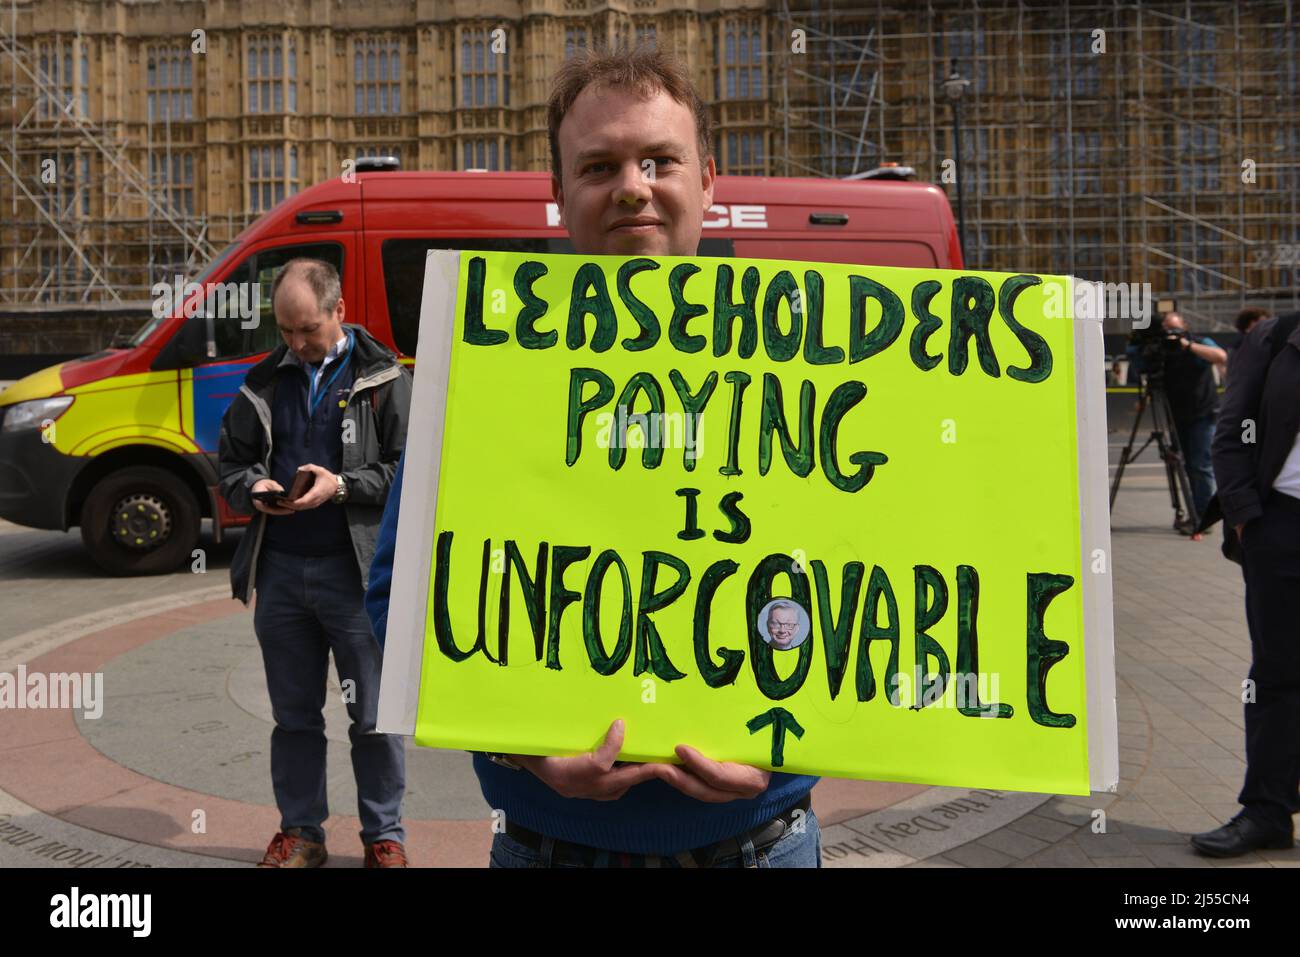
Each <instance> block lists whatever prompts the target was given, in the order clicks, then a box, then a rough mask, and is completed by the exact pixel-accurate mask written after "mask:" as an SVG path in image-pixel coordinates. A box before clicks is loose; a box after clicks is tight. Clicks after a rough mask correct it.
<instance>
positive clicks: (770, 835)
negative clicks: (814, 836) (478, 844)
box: [506, 793, 812, 867]
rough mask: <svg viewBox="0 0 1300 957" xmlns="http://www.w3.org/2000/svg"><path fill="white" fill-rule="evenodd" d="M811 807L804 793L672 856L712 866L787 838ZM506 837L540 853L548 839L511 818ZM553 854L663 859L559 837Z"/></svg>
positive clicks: (642, 861) (618, 863)
mask: <svg viewBox="0 0 1300 957" xmlns="http://www.w3.org/2000/svg"><path fill="white" fill-rule="evenodd" d="M811 809H812V795H811V793H809V794H805V795H804V796H803V797H802V798H800V799H799V800H798V801H797V802H795V803H794V804H792V805H791V806H790V807H788V808H787V809H786V810H784V811H782V812H781V813H780V814H778V815H777V816H776V817H774V818H772V819H771V820H770V821H767V822H766V823H765V824H760V825H758V827H755V828H752V829H750V830H748V831H745V832H744V833H742V834H738V835H736V836H735V837H728V838H724V839H723V840H721V841H716V842H714V843H713V844H706V845H704V846H703V847H696V848H692V849H691V850H689V851H683V852H682V853H680V854H674V855H672V856H671V859H673V860H676V861H677V862H678V863H679V864H683V865H684V866H687V867H709V866H711V865H712V864H713V863H714V862H715V861H718V860H722V859H723V858H726V857H730V856H732V855H736V854H740V853H741V852H742V849H743V845H744V843H745V842H746V841H749V842H750V843H751V844H752V845H753V847H754V850H755V851H762V850H765V849H767V848H769V847H771V846H772V845H773V844H775V843H776V842H777V841H779V840H781V838H783V837H785V835H786V833H787V832H788V831H789V830H790V828H791V827H793V826H794V824H795V822H796V821H797V820H800V819H801V818H803V817H804V816H805V815H807V813H808V812H809V811H810V810H811ZM506 836H508V837H510V838H511V839H513V840H515V841H518V842H519V843H520V844H522V845H523V846H524V847H526V848H528V849H529V850H532V851H536V852H539V853H540V852H541V850H542V845H543V842H544V841H545V840H546V837H545V835H542V834H539V833H537V832H536V831H533V830H529V829H528V828H526V827H523V826H522V825H519V824H516V823H514V822H513V821H510V820H508V819H507V821H506ZM552 854H553V861H559V860H561V859H563V860H564V861H565V862H572V863H576V864H580V865H581V866H583V867H594V866H595V864H596V862H597V861H598V860H599V859H600V858H601V857H605V858H607V859H608V861H609V863H610V865H611V866H614V867H646V866H652V867H657V866H658V862H659V861H661V860H663V859H664V858H663V857H662V856H658V855H654V854H624V853H622V852H621V851H605V850H601V849H600V848H598V847H589V846H588V845H586V844H574V843H573V842H571V841H561V840H558V839H554V840H553V852H552ZM647 861H653V862H654V863H653V864H647Z"/></svg>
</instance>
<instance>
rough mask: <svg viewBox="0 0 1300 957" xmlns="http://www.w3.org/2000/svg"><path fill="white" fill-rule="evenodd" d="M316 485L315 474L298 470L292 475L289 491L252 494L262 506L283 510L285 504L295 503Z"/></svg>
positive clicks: (270, 490) (269, 490)
mask: <svg viewBox="0 0 1300 957" xmlns="http://www.w3.org/2000/svg"><path fill="white" fill-rule="evenodd" d="M315 484H316V473H315V472H308V471H305V470H303V469H299V470H298V471H297V472H295V473H294V476H293V485H292V486H290V488H289V491H287V492H285V491H282V490H277V489H264V490H263V491H261V492H253V493H252V495H253V498H255V499H257V500H258V501H259V502H261V503H262V504H263V505H270V506H272V507H275V508H283V507H284V503H285V502H296V501H297V500H298V499H300V498H302V497H303V496H304V495H306V494H307V490H308V489H310V488H311V487H312V486H313V485H315Z"/></svg>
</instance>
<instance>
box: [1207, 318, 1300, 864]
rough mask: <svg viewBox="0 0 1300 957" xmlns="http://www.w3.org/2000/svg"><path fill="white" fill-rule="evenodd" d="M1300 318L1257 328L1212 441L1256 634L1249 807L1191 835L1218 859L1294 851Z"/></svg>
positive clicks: (1229, 538)
mask: <svg viewBox="0 0 1300 957" xmlns="http://www.w3.org/2000/svg"><path fill="white" fill-rule="evenodd" d="M1298 432H1300V314H1298V315H1292V316H1283V317H1281V318H1278V319H1268V320H1265V321H1263V322H1260V323H1259V324H1258V325H1257V326H1255V328H1253V329H1252V330H1251V331H1250V333H1249V334H1248V335H1247V336H1246V338H1245V339H1244V340H1243V341H1242V344H1241V347H1240V349H1239V350H1238V351H1237V353H1236V355H1235V356H1234V357H1233V370H1232V378H1231V379H1229V381H1228V391H1227V394H1226V395H1225V396H1224V399H1223V414H1222V415H1221V416H1220V418H1219V422H1218V427H1217V429H1216V430H1215V434H1214V472H1215V477H1216V478H1217V479H1218V483H1219V494H1218V504H1219V506H1220V507H1221V508H1222V512H1223V516H1224V524H1225V526H1227V527H1226V528H1225V532H1224V537H1225V540H1226V542H1225V547H1226V550H1228V549H1230V547H1231V546H1232V545H1234V544H1235V542H1234V537H1235V539H1236V540H1237V541H1239V542H1240V545H1241V548H1240V552H1241V558H1242V571H1243V574H1244V576H1245V579H1246V624H1247V626H1248V627H1249V628H1250V646H1251V666H1250V679H1249V681H1247V682H1246V684H1245V687H1244V694H1243V695H1242V697H1243V700H1244V701H1245V705H1246V708H1245V714H1246V780H1245V783H1244V785H1243V786H1242V789H1241V794H1240V795H1238V797H1237V800H1238V801H1239V802H1240V803H1241V805H1242V808H1243V810H1242V811H1241V813H1239V814H1238V815H1237V816H1236V817H1234V818H1233V819H1232V820H1231V821H1229V822H1228V823H1227V824H1226V825H1225V826H1223V827H1221V828H1218V829H1217V830H1214V831H1209V832H1207V833H1204V834H1197V835H1195V836H1193V837H1192V846H1193V847H1195V848H1196V849H1197V850H1199V851H1201V852H1202V853H1204V854H1209V855H1212V856H1215V857H1233V856H1236V855H1238V854H1244V853H1246V852H1248V851H1252V850H1256V849H1259V848H1290V847H1292V846H1294V837H1293V835H1294V827H1293V824H1292V821H1291V816H1292V815H1293V814H1295V813H1296V812H1297V811H1300V797H1297V793H1296V792H1297V788H1298V787H1300V442H1297V433H1298Z"/></svg>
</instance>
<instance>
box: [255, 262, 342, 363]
mask: <svg viewBox="0 0 1300 957" xmlns="http://www.w3.org/2000/svg"><path fill="white" fill-rule="evenodd" d="M273 306H274V309H275V324H276V326H277V327H278V328H279V330H280V337H281V338H282V339H284V344H285V345H286V346H288V347H289V348H290V349H292V350H293V352H294V354H295V355H296V356H297V357H298V358H299V359H301V360H302V361H303V362H306V363H309V364H312V365H314V364H315V363H317V362H320V361H321V360H322V359H324V358H325V355H326V353H328V352H329V351H330V349H331V348H333V346H334V343H336V342H338V341H339V338H340V337H341V336H342V335H343V330H342V325H343V312H344V309H343V300H342V299H340V300H339V304H338V306H337V307H335V309H334V310H333V311H332V312H322V311H321V309H320V306H319V305H317V303H316V294H315V293H314V292H312V289H311V286H309V285H307V282H306V281H305V280H304V279H302V278H301V277H300V276H299V275H298V274H296V273H294V274H290V275H288V276H285V277H284V280H283V281H282V282H281V283H280V288H279V289H277V290H276V292H275V302H274V303H273Z"/></svg>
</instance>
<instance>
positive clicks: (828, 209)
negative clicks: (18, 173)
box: [0, 160, 962, 574]
mask: <svg viewBox="0 0 1300 957" xmlns="http://www.w3.org/2000/svg"><path fill="white" fill-rule="evenodd" d="M395 166H396V163H395V161H386V160H373V161H369V162H367V161H361V162H359V163H358V166H357V173H356V175H355V176H352V177H349V178H348V179H349V180H350V181H345V180H344V179H343V178H339V179H333V180H330V181H328V182H325V183H321V184H319V185H316V186H313V187H311V188H309V189H306V190H303V191H302V192H300V193H297V194H296V195H294V196H291V197H289V198H288V199H286V200H285V201H284V202H283V203H281V204H280V205H279V206H277V207H276V208H275V209H273V210H271V211H270V212H269V213H267V214H266V215H265V216H263V217H262V218H261V219H259V220H257V222H255V223H253V224H252V225H251V226H249V227H248V229H246V230H244V232H243V233H241V234H240V235H239V236H238V237H237V238H236V239H235V241H234V242H233V243H231V244H230V246H229V247H227V248H226V249H225V250H224V251H223V252H222V253H221V254H220V255H219V256H218V257H217V258H216V259H215V260H214V261H213V262H212V263H211V264H210V265H209V266H208V267H207V268H206V269H205V270H204V271H203V273H202V274H201V275H200V276H198V277H197V278H196V279H195V280H193V281H192V285H193V287H194V288H193V289H192V291H191V289H190V284H181V286H180V288H178V289H175V290H171V289H168V290H166V291H165V293H166V294H163V293H164V290H160V289H159V288H158V287H155V294H156V302H161V303H163V304H164V307H163V308H159V307H158V306H156V307H155V316H154V318H153V319H152V320H151V321H150V322H149V323H147V324H146V325H145V327H144V328H142V329H141V330H140V331H139V332H138V333H137V334H136V335H135V337H134V338H133V339H132V341H131V343H130V345H129V346H127V347H125V348H115V349H109V350H106V351H104V352H100V353H97V354H95V355H92V356H86V357H84V358H82V359H76V360H73V361H71V362H65V363H62V364H60V365H57V366H53V367H51V368H49V369H44V370H42V371H40V372H37V373H34V374H33V375H30V376H28V377H27V378H25V379H22V380H19V381H18V382H16V383H15V384H14V385H12V386H11V387H10V388H9V389H7V390H6V391H5V392H3V393H0V516H3V517H4V518H6V519H8V520H9V521H12V522H17V523H18V524H21V525H28V526H31V527H33V528H52V529H67V528H70V527H72V526H74V525H79V526H80V527H81V534H82V538H83V540H84V541H85V543H86V546H87V547H88V548H89V550H90V553H91V555H92V556H93V557H94V559H95V561H96V562H97V563H98V564H99V565H100V566H101V567H103V568H104V569H105V570H107V571H109V572H112V573H115V574H153V573H158V572H164V571H170V570H173V569H176V568H178V567H180V566H181V565H182V564H184V563H186V562H189V561H190V560H191V555H192V552H193V549H194V548H195V547H196V546H197V545H198V542H199V536H200V529H201V527H202V520H203V519H204V518H210V519H212V529H213V534H214V538H215V539H216V541H218V542H219V541H220V540H221V536H222V532H223V531H224V530H225V529H228V528H230V527H232V526H236V525H242V524H245V523H246V522H247V521H248V518H247V517H246V516H239V515H234V514H232V513H230V511H229V510H228V509H227V507H226V504H225V502H224V500H223V499H222V498H221V496H220V495H219V494H218V493H217V444H218V435H219V432H220V426H221V417H222V415H223V413H224V412H225V410H226V407H227V406H228V405H229V404H230V401H231V400H232V399H233V398H234V396H235V394H236V393H237V392H238V391H239V386H240V384H241V383H242V382H243V379H244V376H245V374H246V373H247V372H248V369H249V368H250V367H251V366H252V364H253V363H255V362H256V361H258V359H260V358H261V357H262V356H264V355H265V354H266V353H267V352H268V351H269V350H271V349H273V348H274V347H275V346H276V345H277V344H278V343H279V341H280V340H279V334H278V332H277V329H276V324H275V321H274V318H273V317H272V316H271V311H270V302H269V300H268V298H267V296H268V295H269V292H270V289H271V280H272V278H273V277H274V275H275V273H276V270H278V269H279V268H280V267H281V266H282V265H283V264H284V263H285V262H287V261H288V260H290V259H293V258H294V257H297V256H312V257H315V258H318V259H324V260H326V261H329V262H332V263H333V264H334V265H335V266H336V267H337V268H338V270H339V273H340V275H341V277H342V280H343V297H344V301H345V302H346V304H347V321H348V322H353V323H357V324H359V325H363V326H365V327H366V328H367V329H369V330H370V332H371V333H372V334H374V335H375V336H376V338H378V339H380V340H382V341H383V342H386V343H388V344H389V345H390V346H392V347H393V348H394V349H396V350H397V351H399V352H400V353H401V354H403V355H404V356H407V357H413V356H414V355H415V351H416V333H417V330H418V328H419V313H420V295H421V290H422V287H423V270H424V261H425V253H426V251H427V250H429V249H431V248H444V249H488V250H512V251H537V252H556V253H560V252H572V251H573V249H572V247H571V246H570V244H569V242H568V239H567V237H566V234H565V232H564V230H563V229H562V228H561V227H560V225H559V213H558V210H557V209H556V206H555V204H554V203H553V202H552V200H551V190H550V176H549V174H546V173H482V172H479V173H475V172H462V173H424V172H401V171H398V170H397V169H395V168H394V167H395ZM714 201H715V205H713V206H712V207H711V208H710V210H709V213H708V215H707V216H706V218H705V220H704V238H703V239H702V241H701V244H700V249H699V253H700V255H702V256H736V257H743V258H746V259H796V260H803V261H812V262H839V263H856V264H863V265H879V266H917V267H931V268H960V267H961V265H962V259H961V250H960V248H959V246H958V241H957V230H956V227H955V225H954V223H953V218H952V211H951V209H950V208H949V206H948V201H947V198H946V197H945V195H944V193H943V192H942V191H941V190H939V189H938V188H937V187H935V186H931V185H928V184H924V183H914V182H905V181H900V180H891V179H887V178H886V179H871V180H858V181H842V180H827V179H782V178H766V177H751V176H719V177H718V178H717V182H716V185H715V189H714ZM254 284H259V285H254ZM213 285H216V286H218V287H221V288H229V289H250V288H251V289H260V300H259V301H257V302H247V303H244V306H245V307H246V309H247V311H246V312H245V313H242V314H241V313H240V312H239V310H237V309H236V310H232V309H229V308H223V309H218V310H213V309H212V308H211V287H212V286H213ZM205 296H206V297H207V298H205ZM227 305H229V304H227ZM249 318H251V321H246V319H249Z"/></svg>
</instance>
